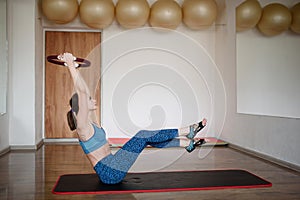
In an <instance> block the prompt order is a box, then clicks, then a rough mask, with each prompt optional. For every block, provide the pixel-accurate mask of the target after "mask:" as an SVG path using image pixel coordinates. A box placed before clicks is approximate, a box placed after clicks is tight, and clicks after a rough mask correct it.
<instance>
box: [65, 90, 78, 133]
mask: <svg viewBox="0 0 300 200" xmlns="http://www.w3.org/2000/svg"><path fill="white" fill-rule="evenodd" d="M69 104H70V106H71V110H70V111H69V112H68V113H67V120H68V125H69V127H70V129H71V131H74V130H75V129H76V127H77V121H76V117H75V115H74V112H75V113H76V115H77V114H78V111H79V104H78V94H77V93H75V94H73V96H72V98H71V99H70V101H69Z"/></svg>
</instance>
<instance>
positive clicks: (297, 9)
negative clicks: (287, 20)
mask: <svg viewBox="0 0 300 200" xmlns="http://www.w3.org/2000/svg"><path fill="white" fill-rule="evenodd" d="M291 13H292V24H291V26H290V28H291V30H292V31H294V32H295V33H299V34H300V3H297V4H296V5H294V6H293V7H292V9H291Z"/></svg>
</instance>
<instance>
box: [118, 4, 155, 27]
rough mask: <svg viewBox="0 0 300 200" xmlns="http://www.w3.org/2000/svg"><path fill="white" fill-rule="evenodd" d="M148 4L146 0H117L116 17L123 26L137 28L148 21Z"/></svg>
mask: <svg viewBox="0 0 300 200" xmlns="http://www.w3.org/2000/svg"><path fill="white" fill-rule="evenodd" d="M149 13H150V6H149V4H148V2H147V0H119V1H118V3H117V5H116V18H117V21H118V22H119V24H120V25H121V26H123V27H125V28H138V27H141V26H143V25H145V24H146V23H147V21H148V17H149Z"/></svg>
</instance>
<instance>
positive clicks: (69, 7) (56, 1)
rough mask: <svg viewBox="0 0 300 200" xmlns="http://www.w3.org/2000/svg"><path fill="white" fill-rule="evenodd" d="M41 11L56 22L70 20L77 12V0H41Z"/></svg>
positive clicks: (62, 22) (67, 21)
mask: <svg viewBox="0 0 300 200" xmlns="http://www.w3.org/2000/svg"><path fill="white" fill-rule="evenodd" d="M42 11H43V13H44V15H45V16H46V17H47V19H48V20H50V21H53V22H54V23H56V24H66V23H69V22H71V21H72V20H73V19H74V18H75V17H76V16H77V13H78V2H77V0H42Z"/></svg>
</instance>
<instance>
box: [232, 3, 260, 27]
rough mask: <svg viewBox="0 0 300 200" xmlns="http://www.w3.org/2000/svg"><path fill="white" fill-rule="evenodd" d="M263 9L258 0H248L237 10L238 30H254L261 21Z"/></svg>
mask: <svg viewBox="0 0 300 200" xmlns="http://www.w3.org/2000/svg"><path fill="white" fill-rule="evenodd" d="M261 15H262V8H261V6H260V3H259V2H258V1H257V0H246V1H244V2H243V3H242V4H240V5H239V6H238V7H237V8H236V30H237V31H246V30H249V29H251V28H254V27H255V26H256V25H257V23H258V22H259V20H260V17H261Z"/></svg>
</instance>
